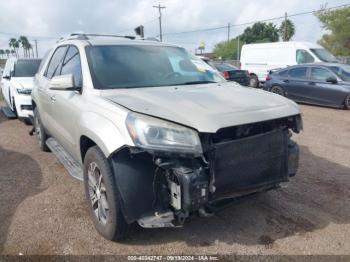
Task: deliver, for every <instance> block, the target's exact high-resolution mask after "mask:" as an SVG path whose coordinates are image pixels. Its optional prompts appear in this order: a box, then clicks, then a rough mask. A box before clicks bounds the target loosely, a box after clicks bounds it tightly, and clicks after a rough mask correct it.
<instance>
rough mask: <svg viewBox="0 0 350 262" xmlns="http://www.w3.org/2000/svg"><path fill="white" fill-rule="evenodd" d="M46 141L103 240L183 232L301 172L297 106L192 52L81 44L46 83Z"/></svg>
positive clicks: (39, 100)
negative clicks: (237, 81) (81, 189)
mask: <svg viewBox="0 0 350 262" xmlns="http://www.w3.org/2000/svg"><path fill="white" fill-rule="evenodd" d="M32 99H33V101H32V103H33V107H34V127H35V133H36V136H37V138H38V141H39V145H40V147H41V149H42V150H46V151H47V150H48V149H50V150H51V151H52V152H53V153H55V154H56V156H57V157H58V158H59V159H60V161H61V162H62V163H63V164H64V166H65V167H66V168H67V170H68V172H69V173H70V174H71V175H73V176H75V177H76V178H78V179H81V180H83V181H84V186H85V193H86V198H87V202H88V207H89V210H90V214H91V217H92V219H93V221H94V224H95V227H96V229H97V231H98V232H99V233H100V234H101V235H102V236H104V237H105V238H107V239H113V240H116V239H120V238H122V237H124V236H125V235H126V234H127V233H128V229H129V228H130V225H132V224H133V223H134V222H137V223H138V224H139V225H140V226H142V227H146V228H156V227H174V226H181V225H182V224H183V223H184V221H185V220H186V218H188V217H189V216H190V215H192V214H199V215H201V216H208V215H210V214H212V212H213V208H214V207H215V205H216V204H217V203H218V201H220V200H224V199H225V200H227V199H229V198H234V197H239V196H244V195H248V194H252V193H255V192H261V191H266V190H270V189H274V188H278V187H279V185H280V184H281V183H283V182H287V181H288V180H289V178H290V177H292V176H294V175H295V174H296V172H297V166H298V155H299V153H298V146H297V144H296V143H294V142H293V141H292V140H291V138H290V137H291V131H294V132H297V133H298V132H299V131H300V130H301V129H302V120H301V116H300V111H299V108H298V106H297V104H295V103H294V102H293V101H291V100H289V99H286V98H283V97H281V96H278V95H275V94H271V93H268V92H265V91H262V90H253V89H250V88H244V87H239V86H237V85H234V84H232V83H231V82H227V81H225V80H224V79H223V78H222V76H221V75H220V74H219V73H218V72H217V71H216V70H214V69H212V68H211V67H210V66H208V65H207V64H205V63H204V62H203V61H201V60H200V59H199V58H196V57H193V56H192V55H191V54H189V53H188V52H187V51H186V50H185V49H183V48H181V47H178V46H175V45H170V44H166V43H161V42H152V41H145V40H141V39H140V40H131V39H128V38H123V37H110V36H109V37H107V36H96V35H87V34H84V35H72V36H71V37H69V38H66V39H63V40H61V41H60V42H58V43H57V45H56V46H55V47H54V48H53V50H52V51H51V52H50V54H49V55H48V58H47V59H46V60H45V61H44V62H43V67H42V69H41V70H39V72H38V74H37V75H36V77H35V87H34V89H33V92H32Z"/></svg>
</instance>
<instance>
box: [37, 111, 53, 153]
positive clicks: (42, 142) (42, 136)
mask: <svg viewBox="0 0 350 262" xmlns="http://www.w3.org/2000/svg"><path fill="white" fill-rule="evenodd" d="M33 122H34V123H33V125H34V130H35V135H36V137H37V139H38V141H39V147H40V149H41V150H42V151H44V152H50V149H49V148H48V146H47V145H46V140H47V139H48V135H47V134H46V133H45V129H44V127H43V125H42V123H41V120H40V115H39V111H38V108H37V107H36V108H35V109H34V121H33Z"/></svg>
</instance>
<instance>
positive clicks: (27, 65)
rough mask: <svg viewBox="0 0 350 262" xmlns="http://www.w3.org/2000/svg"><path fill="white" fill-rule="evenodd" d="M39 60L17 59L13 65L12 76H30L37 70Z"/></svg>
mask: <svg viewBox="0 0 350 262" xmlns="http://www.w3.org/2000/svg"><path fill="white" fill-rule="evenodd" d="M40 62H41V60H38V59H37V60H18V61H17V63H16V65H15V67H14V73H13V76H14V77H32V76H34V75H35V74H36V73H37V72H38V68H39V65H40Z"/></svg>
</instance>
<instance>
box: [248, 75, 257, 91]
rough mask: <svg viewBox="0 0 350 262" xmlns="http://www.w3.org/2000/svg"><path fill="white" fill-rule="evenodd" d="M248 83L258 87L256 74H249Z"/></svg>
mask: <svg viewBox="0 0 350 262" xmlns="http://www.w3.org/2000/svg"><path fill="white" fill-rule="evenodd" d="M249 85H250V86H251V87H253V88H258V87H259V79H258V77H257V76H256V75H251V76H250V82H249Z"/></svg>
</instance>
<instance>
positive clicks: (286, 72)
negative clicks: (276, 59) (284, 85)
mask: <svg viewBox="0 0 350 262" xmlns="http://www.w3.org/2000/svg"><path fill="white" fill-rule="evenodd" d="M288 71H289V70H283V71H280V72H279V73H278V75H279V76H288Z"/></svg>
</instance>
